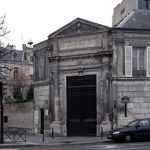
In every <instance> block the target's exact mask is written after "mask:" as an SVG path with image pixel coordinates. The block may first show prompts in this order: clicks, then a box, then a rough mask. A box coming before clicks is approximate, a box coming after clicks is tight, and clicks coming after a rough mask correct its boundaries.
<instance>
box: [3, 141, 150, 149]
mask: <svg viewBox="0 0 150 150" xmlns="http://www.w3.org/2000/svg"><path fill="white" fill-rule="evenodd" d="M1 150H150V142H135V143H102V144H86V145H63V146H38V147H36V146H31V147H22V148H21V147H18V148H4V149H2V148H1Z"/></svg>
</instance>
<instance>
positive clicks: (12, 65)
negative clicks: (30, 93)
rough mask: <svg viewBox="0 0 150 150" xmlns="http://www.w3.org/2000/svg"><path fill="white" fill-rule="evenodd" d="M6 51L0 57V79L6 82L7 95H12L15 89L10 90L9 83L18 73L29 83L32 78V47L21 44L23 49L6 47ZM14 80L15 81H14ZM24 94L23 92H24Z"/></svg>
mask: <svg viewBox="0 0 150 150" xmlns="http://www.w3.org/2000/svg"><path fill="white" fill-rule="evenodd" d="M5 51H6V52H7V53H6V55H4V56H3V57H1V58H0V66H1V80H2V81H4V82H6V83H7V85H6V87H7V91H6V93H7V94H6V95H5V97H7V96H13V94H14V92H15V91H12V90H11V83H10V82H9V81H11V82H12V81H13V80H15V79H17V78H18V77H19V75H20V74H23V76H24V77H26V79H27V80H28V81H29V84H30V83H31V82H32V78H33V48H31V46H30V45H29V46H26V45H25V44H24V45H23V50H22V51H21V50H20V51H19V50H15V49H11V48H9V47H8V48H7V49H6V50H5ZM14 82H15V81H14ZM24 96H25V93H24Z"/></svg>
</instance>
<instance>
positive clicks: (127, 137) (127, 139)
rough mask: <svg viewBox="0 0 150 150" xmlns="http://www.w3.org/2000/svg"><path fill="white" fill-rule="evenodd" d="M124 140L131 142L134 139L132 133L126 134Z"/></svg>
mask: <svg viewBox="0 0 150 150" xmlns="http://www.w3.org/2000/svg"><path fill="white" fill-rule="evenodd" d="M124 140H125V142H131V141H132V136H131V135H130V134H126V135H125V136H124Z"/></svg>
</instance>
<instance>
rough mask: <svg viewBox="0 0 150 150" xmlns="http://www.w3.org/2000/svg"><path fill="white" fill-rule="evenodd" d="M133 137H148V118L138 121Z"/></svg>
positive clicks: (149, 135)
mask: <svg viewBox="0 0 150 150" xmlns="http://www.w3.org/2000/svg"><path fill="white" fill-rule="evenodd" d="M135 137H136V138H138V139H139V138H140V139H141V138H150V121H149V120H148V119H143V120H141V121H139V123H138V124H137V126H136V132H135Z"/></svg>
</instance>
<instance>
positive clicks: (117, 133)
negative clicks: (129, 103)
mask: <svg viewBox="0 0 150 150" xmlns="http://www.w3.org/2000/svg"><path fill="white" fill-rule="evenodd" d="M107 138H108V139H113V140H115V141H126V142H131V141H132V140H134V139H150V118H145V119H137V120H134V121H132V122H130V123H129V124H128V125H126V126H125V127H123V128H117V129H114V130H112V131H109V132H108V134H107Z"/></svg>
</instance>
